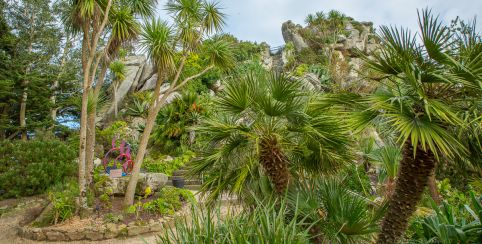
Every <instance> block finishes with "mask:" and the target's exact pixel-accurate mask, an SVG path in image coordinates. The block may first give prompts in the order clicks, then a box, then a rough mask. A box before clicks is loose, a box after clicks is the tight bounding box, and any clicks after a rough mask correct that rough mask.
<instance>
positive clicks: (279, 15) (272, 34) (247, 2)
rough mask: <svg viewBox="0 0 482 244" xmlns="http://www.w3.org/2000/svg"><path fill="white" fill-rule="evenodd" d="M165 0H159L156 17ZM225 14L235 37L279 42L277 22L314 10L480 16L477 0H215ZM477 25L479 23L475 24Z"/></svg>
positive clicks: (376, 16)
mask: <svg viewBox="0 0 482 244" xmlns="http://www.w3.org/2000/svg"><path fill="white" fill-rule="evenodd" d="M166 1H167V0H161V1H159V4H160V7H159V9H160V11H159V14H160V17H163V18H164V17H165V13H164V12H163V11H162V9H163V6H164V4H165V3H166ZM219 2H220V4H221V6H223V7H224V12H225V13H226V14H227V15H228V17H227V26H226V28H225V31H226V32H229V33H231V34H233V35H235V36H236V37H238V38H239V39H242V40H250V41H257V42H263V41H266V42H268V43H269V44H270V45H272V46H277V45H281V44H283V43H284V42H283V37H282V35H281V24H282V23H283V22H285V21H287V20H293V21H294V22H295V23H299V24H303V21H304V19H305V17H306V16H307V15H308V14H310V13H315V12H317V11H324V12H327V11H329V10H331V9H336V10H339V11H341V12H343V13H345V14H346V15H348V16H351V17H353V18H355V19H356V20H359V21H372V22H374V25H375V27H376V26H379V25H398V26H400V25H402V26H404V27H408V28H410V29H416V28H417V9H421V8H424V7H429V8H431V9H432V10H433V12H434V13H436V14H440V16H441V17H442V18H443V19H444V20H445V21H447V22H449V21H450V20H451V19H454V18H455V17H456V16H460V17H461V18H462V19H464V20H467V19H472V18H473V17H474V16H476V15H477V16H478V17H479V19H480V16H482V1H481V0H457V1H450V0H284V1H282V0H219ZM479 28H480V25H479Z"/></svg>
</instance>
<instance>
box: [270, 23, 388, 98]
mask: <svg viewBox="0 0 482 244" xmlns="http://www.w3.org/2000/svg"><path fill="white" fill-rule="evenodd" d="M281 32H282V35H283V39H284V41H285V43H286V44H288V43H292V44H293V46H294V51H295V53H296V54H298V55H299V54H300V53H301V52H302V50H303V49H306V48H310V49H312V50H313V51H315V52H316V53H320V52H324V53H325V54H327V56H329V58H330V59H331V63H332V64H333V66H334V68H333V70H332V71H334V72H335V74H332V75H333V76H336V77H337V79H339V80H341V81H340V84H341V86H352V85H353V84H356V85H357V86H360V87H363V86H365V85H366V84H364V81H363V80H362V79H361V77H360V72H361V70H362V66H363V61H362V59H361V58H360V57H359V55H360V52H362V53H364V54H365V55H368V56H370V55H371V54H372V53H373V52H375V51H376V50H377V49H378V47H379V45H380V44H379V43H378V41H377V37H376V35H375V34H374V32H373V23H372V22H358V21H354V20H351V21H349V20H347V21H346V22H345V30H344V31H343V33H342V34H339V35H337V37H336V43H331V44H328V43H327V44H324V45H321V47H320V46H317V47H312V46H310V44H309V43H310V42H309V40H305V38H304V37H303V32H304V33H311V34H312V35H313V36H315V37H318V38H320V39H321V36H322V33H321V32H320V31H319V30H318V29H317V27H316V26H314V27H310V26H307V27H302V26H301V25H299V24H295V23H293V22H292V21H291V20H289V21H286V22H285V23H283V24H282V26H281ZM269 50H270V47H269V46H268V45H267V44H266V45H265V47H264V49H263V52H262V63H263V66H264V67H265V68H267V69H272V70H277V71H278V70H279V66H281V67H284V66H286V65H287V64H288V62H289V57H290V56H293V55H294V53H292V51H291V50H286V48H284V49H282V50H281V51H280V52H277V53H272V52H270V51H269ZM301 79H302V80H303V82H304V83H306V86H307V87H310V88H312V89H314V90H320V89H322V88H321V86H319V84H320V83H319V80H318V78H317V77H316V75H315V74H312V73H308V74H306V75H305V77H302V78H301Z"/></svg>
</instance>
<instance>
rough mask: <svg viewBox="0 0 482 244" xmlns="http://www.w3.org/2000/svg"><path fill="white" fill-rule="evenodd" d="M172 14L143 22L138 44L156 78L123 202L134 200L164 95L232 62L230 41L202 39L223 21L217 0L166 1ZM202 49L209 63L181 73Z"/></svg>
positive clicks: (127, 202)
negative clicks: (169, 21)
mask: <svg viewBox="0 0 482 244" xmlns="http://www.w3.org/2000/svg"><path fill="white" fill-rule="evenodd" d="M166 9H167V11H168V12H169V13H170V15H171V16H172V18H173V23H174V25H173V26H169V25H168V24H167V23H166V22H163V21H161V20H156V19H152V20H151V21H149V22H147V23H146V24H144V26H143V28H142V29H143V30H142V34H141V35H142V39H141V45H142V47H143V48H144V49H145V50H146V51H147V53H148V55H149V58H150V59H151V61H152V62H153V63H154V65H155V67H156V69H157V73H158V78H157V81H156V88H155V90H154V95H153V101H152V102H151V104H150V106H149V112H148V115H147V120H146V125H145V128H144V132H143V133H142V136H141V141H140V143H139V149H138V151H137V155H136V159H135V165H134V169H133V171H132V175H131V178H130V180H129V184H128V186H127V190H126V195H125V199H124V205H125V206H129V205H132V204H133V202H134V194H135V188H136V185H137V181H138V179H139V171H140V169H141V165H142V161H143V160H144V154H145V153H146V149H147V144H148V141H149V137H150V134H151V132H152V128H153V127H154V123H155V120H156V117H157V114H158V113H159V110H160V109H161V108H162V107H163V106H164V104H165V102H166V99H167V98H168V97H169V96H170V95H171V94H173V92H175V91H177V90H179V89H181V88H182V87H183V86H184V85H185V84H186V83H188V82H189V81H191V80H193V79H196V78H198V77H200V76H202V75H203V74H205V73H206V72H208V71H209V70H211V69H213V68H214V67H219V68H230V67H232V66H233V65H234V61H233V60H234V59H233V55H232V50H231V45H230V44H229V43H227V42H225V41H223V40H222V39H216V40H214V41H210V42H204V40H205V39H206V38H207V37H208V35H210V34H213V33H215V32H217V31H220V30H221V28H222V26H223V25H224V14H223V13H222V12H220V8H219V6H218V4H217V3H211V2H205V1H200V0H173V1H169V2H168V3H167V5H166ZM197 52H204V53H205V55H206V57H208V61H209V64H208V65H207V67H205V68H204V69H203V70H201V71H200V72H198V73H197V74H194V75H192V76H188V77H186V76H185V75H184V74H183V70H184V67H185V65H186V60H187V58H188V57H189V56H190V55H192V54H194V53H197ZM165 80H169V81H170V85H169V88H168V89H167V91H165V92H164V93H162V94H161V92H160V88H161V84H162V83H163V82H164V81H165Z"/></svg>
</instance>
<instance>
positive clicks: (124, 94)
mask: <svg viewBox="0 0 482 244" xmlns="http://www.w3.org/2000/svg"><path fill="white" fill-rule="evenodd" d="M123 63H124V65H125V66H126V76H125V79H124V80H123V81H122V82H121V83H120V84H119V87H118V89H117V93H116V95H117V96H116V100H115V101H112V103H110V104H109V105H108V106H107V107H105V108H103V111H102V112H101V113H100V114H101V118H99V119H98V121H100V122H102V123H107V122H109V121H112V120H113V117H114V104H115V103H117V106H118V108H119V110H120V111H122V108H124V107H125V105H126V102H127V98H128V97H129V96H130V95H131V94H132V93H134V92H140V91H151V90H154V88H155V87H156V82H157V73H156V70H155V68H154V66H153V64H152V63H151V62H149V60H147V59H146V57H145V56H144V55H137V56H128V57H126V58H125V59H124V60H123ZM168 88H169V83H167V81H166V82H165V83H164V84H162V86H161V94H162V93H164V92H165V91H167V89H168ZM179 95H180V94H179V93H178V92H173V93H172V94H171V95H169V97H168V98H167V99H166V103H170V102H172V100H174V98H176V97H177V96H179Z"/></svg>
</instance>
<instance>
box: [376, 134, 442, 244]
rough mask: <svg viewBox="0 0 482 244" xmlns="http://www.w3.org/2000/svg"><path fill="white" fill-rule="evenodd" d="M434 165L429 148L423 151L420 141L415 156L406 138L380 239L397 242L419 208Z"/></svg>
mask: <svg viewBox="0 0 482 244" xmlns="http://www.w3.org/2000/svg"><path fill="white" fill-rule="evenodd" d="M434 168H435V159H434V155H433V153H432V152H431V151H430V150H428V149H427V151H424V150H423V149H422V147H421V145H420V144H419V145H418V146H417V149H416V154H415V157H414V155H413V146H412V144H411V143H410V140H408V141H407V142H405V145H404V148H403V159H402V161H401V164H400V170H399V172H398V178H397V180H396V185H395V190H394V192H393V195H392V197H391V198H390V200H389V201H390V202H389V204H390V206H389V208H388V211H387V213H386V214H385V218H384V219H383V223H382V231H381V233H380V235H379V236H378V240H377V243H380V244H382V243H383V244H386V243H397V242H398V240H399V239H400V237H401V236H402V235H403V233H404V232H405V230H406V228H407V224H408V220H409V218H410V216H411V215H412V214H413V213H414V212H415V210H416V208H417V203H418V202H419V201H420V200H421V199H422V194H423V191H424V189H425V186H427V183H428V179H429V177H430V175H431V174H432V172H433V170H434Z"/></svg>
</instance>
